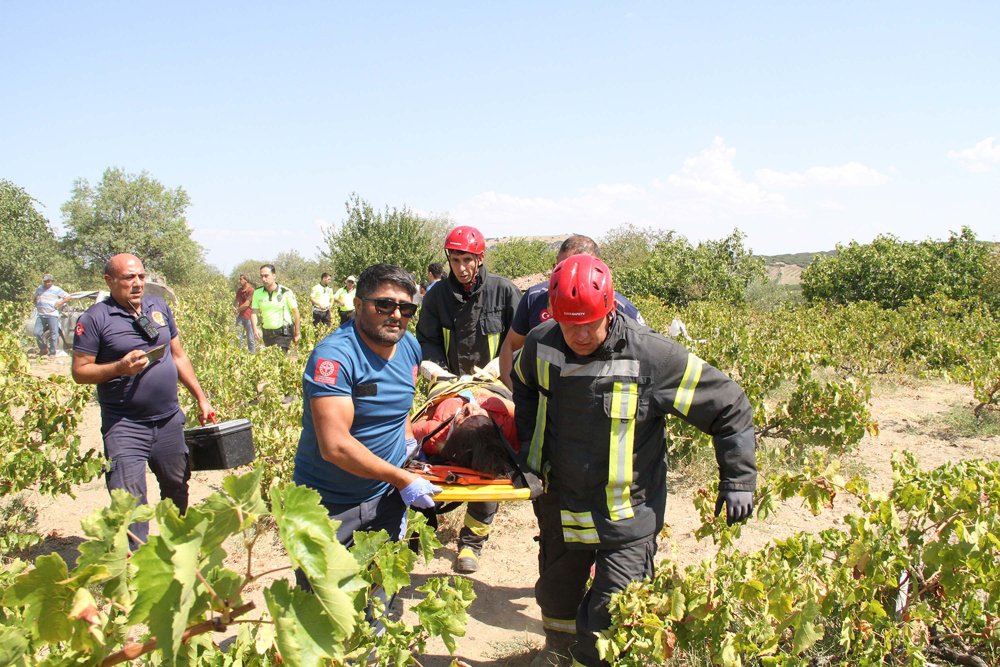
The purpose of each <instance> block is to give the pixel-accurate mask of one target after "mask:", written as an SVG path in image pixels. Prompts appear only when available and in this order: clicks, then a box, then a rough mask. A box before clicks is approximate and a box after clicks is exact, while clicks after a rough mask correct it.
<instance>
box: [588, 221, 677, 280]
mask: <svg viewBox="0 0 1000 667" xmlns="http://www.w3.org/2000/svg"><path fill="white" fill-rule="evenodd" d="M672 234H673V232H658V231H655V230H653V229H641V228H639V227H636V226H635V225H631V224H626V225H622V226H621V227H618V228H616V229H612V230H611V231H610V232H608V233H607V234H605V235H604V237H603V238H602V239H601V242H600V247H601V259H603V260H604V263H605V264H607V265H608V266H609V267H611V270H612V271H622V270H624V269H627V268H630V267H637V266H642V265H643V264H644V263H646V262H647V261H649V258H650V255H651V254H652V248H653V245H654V244H655V243H656V242H657V241H658V240H660V239H663V238H669V237H670V236H671V235H672Z"/></svg>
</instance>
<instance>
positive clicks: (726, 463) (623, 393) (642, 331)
mask: <svg viewBox="0 0 1000 667" xmlns="http://www.w3.org/2000/svg"><path fill="white" fill-rule="evenodd" d="M548 298H549V310H550V312H551V314H552V319H551V320H549V321H547V322H544V323H542V324H540V325H539V326H537V327H535V328H534V329H532V330H531V331H529V332H528V335H527V337H526V339H525V341H524V347H523V348H521V353H520V354H519V355H518V357H517V359H516V361H515V363H514V374H513V381H514V419H515V421H516V423H517V432H518V437H519V439H520V441H521V450H520V452H519V454H518V456H519V458H520V459H521V464H522V468H527V469H528V470H530V471H532V472H534V473H536V474H539V475H541V476H543V477H544V478H545V486H546V487H547V488H548V489H549V492H548V493H543V494H542V495H541V496H540V497H539V498H538V504H537V509H536V515H537V517H538V526H539V577H538V581H537V583H536V584H535V599H536V600H537V602H538V606H539V607H541V612H542V619H543V624H544V628H545V647H544V648H543V649H542V651H541V652H540V653H539V654H538V655H537V656H536V657H535V660H534V662H533V663H532V666H533V667H541V666H544V665H558V664H569V662H570V661H572V664H573V665H577V664H579V665H585V666H586V667H597V665H604V664H607V663H605V662H603V661H601V660H600V658H599V656H598V652H597V644H596V641H597V634H598V633H599V632H601V631H602V630H605V629H607V628H608V627H609V626H610V624H611V616H610V612H609V610H608V604H609V602H610V601H611V596H612V595H613V594H614V593H616V592H618V591H621V590H623V589H625V588H626V587H627V586H628V584H629V583H630V582H632V581H642V580H643V579H645V578H647V577H649V576H651V575H652V574H653V558H654V556H655V555H656V536H657V534H658V533H659V532H660V530H661V529H662V528H663V522H664V513H665V510H666V498H667V485H666V476H667V462H666V455H667V449H666V445H667V442H666V432H665V427H666V424H665V418H666V417H667V416H672V417H675V418H677V419H681V420H683V421H685V422H687V423H689V424H691V425H692V426H694V427H696V428H698V429H700V430H702V431H704V432H705V433H707V434H709V435H711V436H712V438H713V441H714V443H715V456H716V461H717V462H718V465H719V494H718V497H717V498H716V504H715V510H716V514H718V513H719V512H720V511H721V510H722V508H723V507H725V508H726V520H727V521H728V522H730V523H735V522H737V521H743V520H745V519H746V518H748V517H749V516H750V515H751V514H752V513H753V503H754V498H753V494H754V491H755V489H756V483H757V465H756V454H755V451H756V438H755V435H754V427H753V414H752V410H751V407H750V401H749V400H747V397H746V394H745V393H744V392H743V390H742V389H741V388H740V387H739V385H737V384H736V383H735V382H734V381H733V380H731V379H730V378H729V377H727V376H726V375H725V374H723V373H722V372H720V371H718V370H716V369H715V368H713V367H712V366H709V365H708V364H706V363H705V362H704V361H702V360H701V359H699V358H698V357H697V356H695V355H694V354H692V353H690V352H688V351H687V350H686V349H685V348H683V347H681V346H680V345H678V344H677V343H675V342H674V341H672V340H670V339H668V338H666V337H665V336H662V335H660V334H658V333H656V332H654V331H652V330H651V329H649V327H646V326H643V325H640V324H638V323H636V322H635V320H633V319H631V318H629V317H623V316H622V315H621V314H620V313H619V312H618V311H617V309H616V307H615V293H614V286H613V283H612V277H611V271H610V270H609V269H608V267H607V265H605V264H604V262H602V261H601V260H599V259H598V258H596V257H593V256H591V255H573V256H571V257H568V258H567V259H565V260H564V261H563V262H561V263H559V264H557V265H556V267H555V269H553V271H552V276H551V277H550V278H549V292H548ZM592 567H593V570H591V568H592Z"/></svg>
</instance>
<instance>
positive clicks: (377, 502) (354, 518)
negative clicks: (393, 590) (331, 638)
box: [295, 489, 406, 634]
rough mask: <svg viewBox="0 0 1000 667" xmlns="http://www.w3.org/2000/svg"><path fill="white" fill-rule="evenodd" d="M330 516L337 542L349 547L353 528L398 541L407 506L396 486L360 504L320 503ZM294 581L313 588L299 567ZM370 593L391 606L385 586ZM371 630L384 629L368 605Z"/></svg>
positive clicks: (310, 589)
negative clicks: (381, 533)
mask: <svg viewBox="0 0 1000 667" xmlns="http://www.w3.org/2000/svg"><path fill="white" fill-rule="evenodd" d="M323 507H324V508H326V511H327V513H328V514H329V515H330V518H331V519H336V520H337V521H340V525H339V526H338V527H337V541H338V542H340V543H341V544H343V545H344V546H345V547H347V548H348V549H350V548H351V547H352V546H354V533H355V531H359V530H360V531H363V532H377V531H379V530H384V531H386V532H387V533H389V539H390V540H392V541H393V542H396V541H398V540H399V536H400V534H401V533H402V532H403V529H404V527H405V526H404V523H403V522H404V521H405V520H406V505H404V504H403V499H402V498H400V496H399V492H398V491H396V490H395V489H389V491H388V492H387V493H385V494H383V495H381V496H379V497H378V498H373V499H372V500H366V501H365V502H363V503H361V504H360V505H351V504H348V505H338V504H334V503H326V502H324V503H323ZM295 583H296V584H297V585H298V586H299V588H302V589H303V590H306V591H312V586H310V585H309V580H308V579H306V576H305V573H304V572H303V571H302V570H298V569H297V570H295ZM372 593H373V595H375V596H376V597H378V598H379V599H380V600H382V602H383V603H385V608H386V610H388V609H389V607H390V606H391V605H392V600H390V599H388V598H386V595H385V589H384V588H382V587H381V586H380V587H378V588H377V589H376V590H374V591H372ZM366 617H367V618H368V622H369V623H370V624H371V625H372V629H373V630H374V631H375V632H376V633H378V634H381V633H382V632H384V630H385V628H384V627H383V625H382V623H381V622H380V621H379V620H378V619H376V618H374V617H373V615H372V610H371V608H369V609H368V612H367V614H366Z"/></svg>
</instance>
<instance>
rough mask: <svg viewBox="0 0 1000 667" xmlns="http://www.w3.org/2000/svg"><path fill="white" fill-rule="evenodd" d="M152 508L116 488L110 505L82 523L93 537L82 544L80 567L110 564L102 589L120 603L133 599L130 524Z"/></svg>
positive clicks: (142, 517)
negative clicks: (129, 540) (129, 561)
mask: <svg viewBox="0 0 1000 667" xmlns="http://www.w3.org/2000/svg"><path fill="white" fill-rule="evenodd" d="M151 511H152V509H151V508H150V507H148V506H145V505H142V506H138V501H137V500H136V498H135V497H134V496H132V495H131V494H129V493H128V492H126V491H122V490H120V489H116V490H114V491H112V492H111V505H110V506H109V507H105V508H103V509H101V510H98V511H96V512H94V513H93V514H91V515H90V516H88V517H87V518H86V519H84V520H83V521H82V522H81V523H80V525H81V527H82V529H83V532H84V534H85V535H87V536H88V537H90V538H92V539H90V540H88V541H86V542H84V543H83V544H81V545H80V557H79V559H77V568H78V569H80V568H83V567H85V566H87V565H99V566H102V567H105V568H107V570H108V581H107V583H105V585H104V589H103V591H102V592H103V593H104V595H106V596H107V597H109V598H111V599H112V600H115V601H116V602H119V603H121V604H125V605H128V604H129V602H130V601H131V599H132V593H131V591H130V590H129V586H128V557H129V549H128V535H127V529H128V525H129V524H130V523H132V522H134V521H145V520H147V519H148V518H149V517H150V514H151Z"/></svg>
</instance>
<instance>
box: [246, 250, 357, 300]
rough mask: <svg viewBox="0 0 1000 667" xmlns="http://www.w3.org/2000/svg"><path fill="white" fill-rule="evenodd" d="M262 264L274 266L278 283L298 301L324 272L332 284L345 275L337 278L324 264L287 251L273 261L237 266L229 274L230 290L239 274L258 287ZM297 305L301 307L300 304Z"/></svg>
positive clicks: (253, 261)
mask: <svg viewBox="0 0 1000 667" xmlns="http://www.w3.org/2000/svg"><path fill="white" fill-rule="evenodd" d="M264 264H274V270H275V271H276V272H277V275H278V282H279V283H280V284H282V285H284V286H285V287H287V288H289V289H290V290H292V291H294V292H295V293H296V294H298V295H300V296H299V299H300V300H301V298H302V296H303V295H308V294H309V292H310V291H312V287H313V285H315V284H316V283H318V282H319V277H320V276H321V275H322V274H323V272H324V271H325V272H327V273H329V274H330V275H332V276H334V284H336V283H337V281H338V280H339V279H341V278H343V277H344V276H346V275H347V274H344V276H337V275H336V274H334V272H333V270H332V269H331V268H329V267H328V266H327V265H326V263H325V262H322V261H320V260H317V259H306V258H305V257H303V256H302V255H301V254H300V253H299V252H298V251H297V250H287V251H285V252H280V253H278V254H277V255H276V256H275V257H274V259H267V260H257V259H247V260H244V261H242V262H240V263H239V264H237V265H236V266H235V267H234V268H233V270H232V272H231V273H230V274H229V282H230V285H231V286H232V288H233V289H236V287H237V286H238V285H239V283H240V274H241V273H245V274H247V275H248V276H249V277H250V282H251V283H253V284H254V285H256V286H257V287H260V286H261V280H260V267H261V266H262V265H264ZM299 305H300V307H301V304H299Z"/></svg>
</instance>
